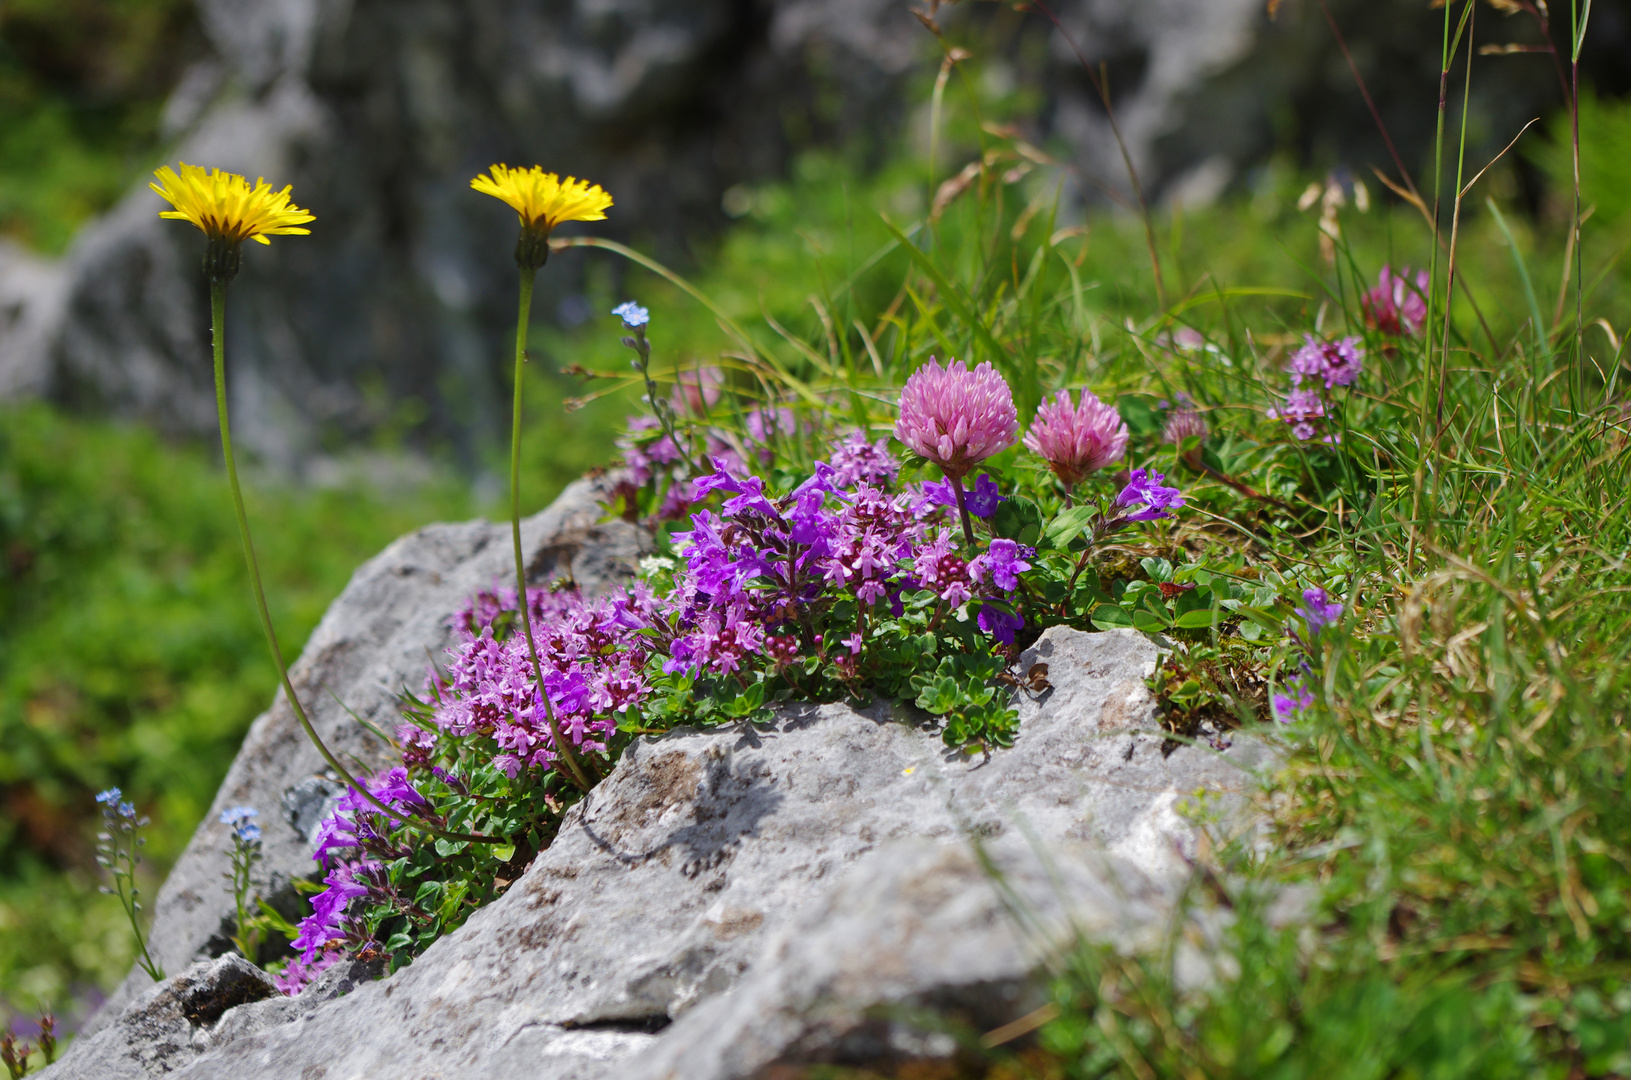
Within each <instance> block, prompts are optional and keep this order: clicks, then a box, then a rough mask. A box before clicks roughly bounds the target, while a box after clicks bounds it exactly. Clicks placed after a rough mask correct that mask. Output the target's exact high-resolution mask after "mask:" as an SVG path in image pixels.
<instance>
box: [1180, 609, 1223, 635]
mask: <svg viewBox="0 0 1631 1080" xmlns="http://www.w3.org/2000/svg"><path fill="white" fill-rule="evenodd" d="M1217 624H1218V619H1217V617H1216V613H1215V612H1213V610H1212V609H1211V608H1196V609H1194V610H1192V611H1186V612H1183V613H1182V614H1180V615H1179V616H1178V617H1177V618H1176V619H1174V620H1172V625H1173V626H1176V627H1178V628H1179V629H1181V630H1201V629H1204V628H1205V627H1208V626H1216V625H1217Z"/></svg>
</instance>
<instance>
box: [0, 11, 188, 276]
mask: <svg viewBox="0 0 1631 1080" xmlns="http://www.w3.org/2000/svg"><path fill="white" fill-rule="evenodd" d="M198 39H199V34H198V31H197V28H196V25H195V15H194V12H193V5H192V4H191V3H189V2H188V0H67V2H58V0H8V2H7V3H6V4H4V5H0V234H9V235H11V236H13V237H16V238H18V239H20V240H22V241H23V242H25V243H27V244H29V245H31V246H34V247H37V248H41V249H43V250H46V251H52V252H55V251H60V250H61V249H62V248H63V247H64V246H66V245H67V243H68V240H69V238H70V237H71V236H72V235H73V232H74V230H75V229H76V228H77V227H78V226H79V225H80V224H82V223H83V222H84V221H85V220H86V219H88V218H89V217H91V216H92V215H93V214H96V213H99V212H100V211H102V210H105V209H107V208H108V207H110V206H112V205H113V203H114V202H115V201H117V199H118V198H119V197H120V196H121V195H123V194H124V193H125V190H126V189H127V188H128V187H129V185H130V181H131V180H132V178H133V177H135V176H136V175H137V174H139V173H140V172H141V171H143V169H145V168H146V167H147V159H148V158H149V157H151V156H154V155H155V154H156V153H157V151H158V144H159V130H158V129H159V113H160V109H161V108H162V106H163V104H164V99H165V97H166V96H167V95H168V93H169V91H170V89H171V87H172V85H173V84H174V82H175V80H176V79H177V78H178V77H179V76H180V74H181V70H182V67H183V65H185V63H186V62H187V61H188V60H189V59H191V58H192V56H193V55H195V54H196V53H197V52H199V51H200V50H199V49H198V45H199V44H200V42H199V40H198Z"/></svg>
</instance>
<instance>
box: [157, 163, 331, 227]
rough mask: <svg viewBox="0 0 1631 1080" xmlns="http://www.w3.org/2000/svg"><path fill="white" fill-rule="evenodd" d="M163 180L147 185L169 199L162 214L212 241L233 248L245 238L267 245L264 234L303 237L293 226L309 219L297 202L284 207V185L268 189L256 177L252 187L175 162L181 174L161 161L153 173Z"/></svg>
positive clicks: (216, 172)
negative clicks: (194, 227)
mask: <svg viewBox="0 0 1631 1080" xmlns="http://www.w3.org/2000/svg"><path fill="white" fill-rule="evenodd" d="M154 175H155V176H157V177H158V178H159V180H160V181H162V182H163V186H162V187H161V186H159V185H158V184H148V185H147V186H148V187H150V188H152V189H153V190H154V191H156V192H158V193H159V194H160V195H162V196H163V197H164V198H165V199H167V200H169V203H170V205H171V206H173V207H175V209H174V210H165V211H163V212H161V213H160V214H159V217H162V218H174V219H176V220H177V221H190V222H192V223H193V224H194V225H197V226H198V227H199V228H200V229H202V230H204V235H206V236H208V237H209V238H210V239H211V240H213V241H224V242H225V243H227V244H229V245H232V246H234V247H236V246H237V245H238V244H241V243H243V242H244V241H245V240H258V241H260V242H261V243H263V244H269V243H271V241H270V240H268V239H266V238H267V237H268V236H295V235H309V234H310V233H311V230H310V229H302V228H300V227H299V226H301V225H304V224H305V223H306V222H308V221H313V220H315V219H314V218H313V217H312V215H310V214H308V213H307V212H306V211H304V210H302V209H300V208H299V207H298V206H290V205H289V188H287V187H285V188H284V189H283V190H282V191H273V190H272V185H271V184H268V183H267V182H266V181H265V180H260V179H257V180H256V181H255V186H254V187H250V186H249V181H248V180H245V179H244V178H243V177H241V176H239V175H237V174H236V173H228V172H222V171H221V170H220V169H208V170H206V169H201V168H199V167H198V166H196V165H189V164H187V163H186V162H185V161H183V162H182V163H181V174H180V175H179V176H178V175H176V172H175V170H174V169H172V168H170V166H168V165H166V166H164V168H162V169H160V170H158V172H156V173H155V174H154Z"/></svg>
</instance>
